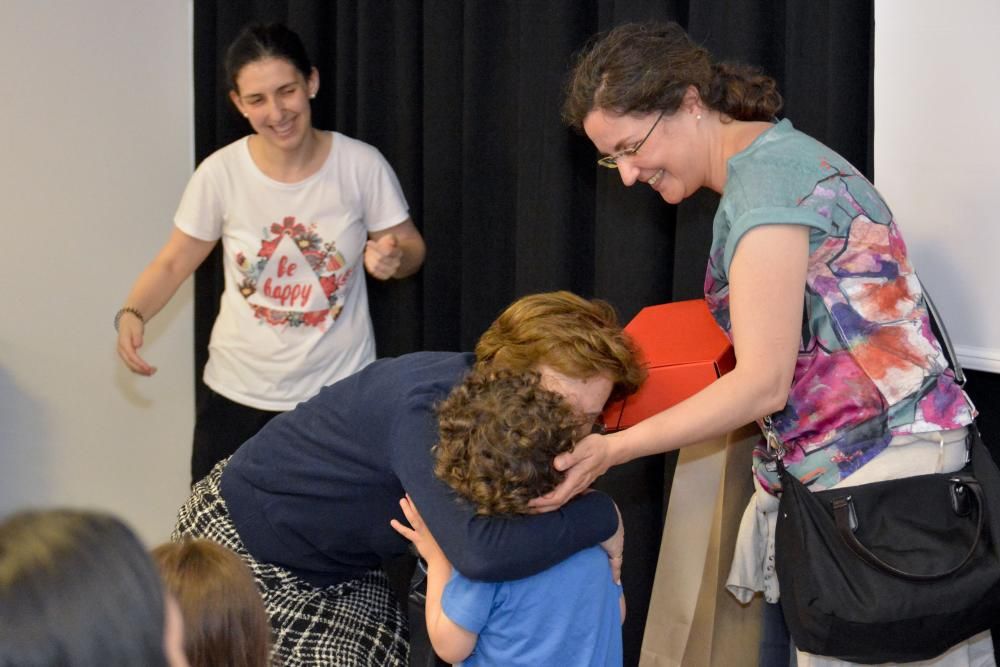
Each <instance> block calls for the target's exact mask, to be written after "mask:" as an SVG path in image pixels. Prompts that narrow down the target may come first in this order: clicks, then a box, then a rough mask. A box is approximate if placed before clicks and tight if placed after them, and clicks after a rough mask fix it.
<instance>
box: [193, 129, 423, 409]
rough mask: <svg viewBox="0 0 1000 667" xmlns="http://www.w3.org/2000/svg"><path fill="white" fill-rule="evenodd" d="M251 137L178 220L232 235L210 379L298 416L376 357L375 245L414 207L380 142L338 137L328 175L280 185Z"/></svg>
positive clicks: (205, 231)
mask: <svg viewBox="0 0 1000 667" xmlns="http://www.w3.org/2000/svg"><path fill="white" fill-rule="evenodd" d="M247 140H248V137H244V138H242V139H240V140H238V141H235V142H233V143H232V144H229V145H228V146H225V147H224V148H221V149H219V150H218V151H216V152H215V153H213V154H212V155H210V156H209V157H208V158H206V159H205V160H204V161H203V162H202V163H201V165H199V167H198V169H197V170H196V171H195V173H194V175H193V176H192V177H191V180H190V182H189V183H188V186H187V188H186V189H185V191H184V196H183V197H182V198H181V203H180V206H179V207H178V208H177V214H176V215H175V216H174V224H175V225H176V226H177V228H178V229H180V230H181V231H182V232H184V233H185V234H188V235H190V236H193V237H195V238H198V239H202V240H205V241H214V240H218V239H220V238H221V239H222V253H223V266H224V271H225V291H224V292H223V294H222V300H221V305H220V309H219V316H218V318H217V319H216V321H215V326H214V327H213V329H212V338H211V341H210V343H209V360H208V364H207V365H206V366H205V384H207V385H208V386H209V387H211V388H212V389H213V390H214V391H216V392H218V393H219V394H222V395H223V396H225V397H227V398H229V399H230V400H232V401H236V402H237V403H241V404H243V405H248V406H250V407H254V408H258V409H261V410H290V409H292V408H293V407H295V405H296V404H297V403H299V402H300V401H303V400H306V399H307V398H310V397H311V396H312V395H314V394H315V393H316V392H317V391H319V390H320V388H322V387H324V386H325V385H328V384H330V383H332V382H335V381H336V380H338V379H340V378H342V377H346V376H347V375H350V374H351V373H354V372H355V371H358V370H360V369H361V368H362V367H364V366H365V365H366V364H368V363H369V362H371V361H372V360H373V359H374V358H375V339H374V334H373V331H372V324H371V317H370V315H369V313H368V292H367V289H366V288H365V275H364V274H365V269H364V264H363V262H362V261H361V260H362V256H363V253H364V247H365V242H366V241H367V239H368V233H369V232H376V231H379V230H382V229H387V228H389V227H392V226H394V225H398V224H399V223H401V222H403V221H405V220H406V219H407V218H408V217H409V212H408V207H407V204H406V199H405V198H404V196H403V191H402V188H401V187H400V185H399V180H398V179H397V178H396V174H395V173H394V172H393V171H392V168H391V167H390V166H389V164H388V163H387V162H386V160H385V158H384V157H382V155H381V153H379V152H378V150H377V149H376V148H374V147H373V146H369V145H368V144H366V143H364V142H361V141H358V140H356V139H352V138H350V137H347V136H344V135H342V134H339V133H337V132H334V133H333V144H332V146H331V148H330V154H329V156H328V157H327V159H326V162H324V164H323V166H322V167H321V168H320V169H319V171H317V172H316V173H315V174H313V175H312V176H310V177H309V178H307V179H305V180H304V181H300V182H298V183H281V182H278V181H275V180H273V179H271V178H269V177H267V176H266V175H264V173H263V172H261V170H260V169H259V168H258V167H257V166H256V164H254V162H253V159H252V158H251V157H250V150H249V144H248V142H247Z"/></svg>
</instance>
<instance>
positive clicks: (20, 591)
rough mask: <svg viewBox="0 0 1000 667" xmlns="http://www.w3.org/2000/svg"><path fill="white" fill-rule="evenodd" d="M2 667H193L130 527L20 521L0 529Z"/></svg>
mask: <svg viewBox="0 0 1000 667" xmlns="http://www.w3.org/2000/svg"><path fill="white" fill-rule="evenodd" d="M0 665H2V666H3V667H57V666H58V667H94V666H95V665H101V666H102V667H103V666H106V667H136V666H137V665H143V667H188V662H187V659H186V658H185V656H184V622H183V621H182V620H181V613H180V610H179V609H178V607H177V602H176V601H175V600H174V599H173V597H171V596H170V595H169V594H165V593H164V588H163V583H162V582H161V580H160V574H159V572H157V570H156V565H155V564H154V563H153V560H152V558H150V556H149V554H148V553H147V552H146V549H145V547H144V546H143V545H142V542H140V541H139V538H138V537H137V536H136V535H135V533H133V532H132V530H131V529H130V528H129V527H128V526H126V525H125V524H124V523H122V522H121V521H119V520H118V519H116V518H114V517H112V516H110V515H107V514H102V513H98V512H90V511H82V510H70V509H52V510H32V511H25V512H20V513H17V514H12V515H10V516H8V517H7V518H5V519H4V520H3V521H0Z"/></svg>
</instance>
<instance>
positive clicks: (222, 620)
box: [152, 539, 271, 667]
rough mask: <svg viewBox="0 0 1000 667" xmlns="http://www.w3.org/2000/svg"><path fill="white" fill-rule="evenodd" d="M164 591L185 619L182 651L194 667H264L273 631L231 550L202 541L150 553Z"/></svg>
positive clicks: (171, 545) (245, 569) (251, 582)
mask: <svg viewBox="0 0 1000 667" xmlns="http://www.w3.org/2000/svg"><path fill="white" fill-rule="evenodd" d="M152 554H153V560H155V561H156V563H157V565H158V566H159V568H160V574H161V575H162V577H163V581H164V584H165V585H166V588H167V590H169V591H170V592H172V593H173V594H174V596H175V597H176V598H177V601H178V602H179V604H180V608H181V614H182V616H183V617H184V626H185V628H186V632H185V642H184V650H185V653H187V657H188V660H189V661H190V663H191V666H192V667H209V666H210V665H246V666H247V667H266V666H267V664H268V652H269V649H270V644H271V627H270V625H269V623H268V619H267V613H266V612H265V610H264V603H263V600H262V599H261V597H260V593H259V592H258V590H257V585H256V584H255V583H254V580H253V576H252V575H251V574H250V570H249V568H248V567H247V566H246V564H245V563H244V562H243V560H242V559H241V558H240V557H239V556H237V555H236V554H235V553H233V552H232V551H230V550H229V549H227V548H225V547H223V546H221V545H219V544H216V543H215V542H212V541H210V540H205V539H186V540H183V541H180V542H168V543H166V544H163V545H160V546H158V547H157V548H155V549H153V552H152Z"/></svg>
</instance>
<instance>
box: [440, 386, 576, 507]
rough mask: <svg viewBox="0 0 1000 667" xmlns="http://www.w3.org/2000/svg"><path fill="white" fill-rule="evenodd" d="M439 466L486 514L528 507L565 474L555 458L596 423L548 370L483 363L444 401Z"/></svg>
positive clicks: (444, 477) (446, 479)
mask: <svg viewBox="0 0 1000 667" xmlns="http://www.w3.org/2000/svg"><path fill="white" fill-rule="evenodd" d="M437 413H438V424H439V438H440V439H439V440H438V443H437V444H436V445H435V447H434V455H435V458H436V463H435V468H434V472H435V474H436V475H437V476H438V477H439V478H440V479H441V480H442V481H444V482H445V483H446V484H448V485H449V486H450V487H451V488H452V489H454V490H455V492H456V493H458V495H460V496H461V497H463V498H465V499H466V500H468V501H469V502H470V503H472V505H474V506H475V507H476V510H477V512H478V513H479V514H524V513H526V512H527V511H528V501H530V500H531V499H533V498H537V497H538V496H542V495H544V494H546V493H548V492H549V491H551V490H552V489H554V488H555V487H556V485H558V484H559V482H560V481H562V478H563V473H562V472H560V471H558V470H556V469H555V467H553V465H552V460H553V459H554V458H555V457H556V455H558V454H561V453H563V452H568V451H570V450H572V449H573V446H574V445H575V444H576V441H577V440H578V439H580V437H582V436H583V435H585V434H586V433H587V432H589V426H590V424H589V423H587V422H586V420H585V419H584V418H582V417H581V416H580V415H577V414H575V413H574V412H573V410H572V408H571V407H570V406H569V404H568V403H567V402H566V400H565V398H564V397H563V396H562V395H561V394H558V393H556V392H554V391H549V390H547V389H545V388H544V387H542V383H541V375H539V374H538V373H536V372H533V371H512V370H505V369H499V370H498V369H491V368H489V367H482V366H480V367H477V368H476V369H475V370H473V371H472V372H471V373H470V374H469V376H468V377H467V378H466V379H465V381H464V382H463V383H462V384H461V385H459V386H457V387H456V388H455V389H453V390H452V392H451V393H450V394H449V396H448V398H447V399H445V400H444V401H442V402H441V404H440V405H439V406H438V408H437Z"/></svg>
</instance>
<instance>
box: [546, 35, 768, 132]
mask: <svg viewBox="0 0 1000 667" xmlns="http://www.w3.org/2000/svg"><path fill="white" fill-rule="evenodd" d="M690 86H694V87H695V88H697V90H698V94H699V95H700V96H701V100H702V102H703V103H704V104H705V105H706V106H707V107H708V108H710V109H714V110H715V111H719V112H721V113H722V114H723V115H724V116H725V117H727V118H729V119H733V120H753V121H770V120H773V119H774V116H775V114H777V113H778V111H779V110H780V109H781V105H782V100H781V94H780V93H779V92H778V85H777V83H776V82H775V80H774V79H773V78H771V77H770V76H767V75H766V74H764V73H762V72H761V71H760V69H758V68H756V67H753V66H751V65H746V64H742V63H716V62H713V61H712V57H711V55H710V54H709V53H708V51H707V50H706V49H705V48H703V47H701V46H699V45H698V44H695V43H694V42H693V41H692V40H691V38H690V37H689V36H688V34H687V33H686V32H684V29H683V28H681V27H680V26H679V25H677V24H676V23H658V22H649V23H626V24H624V25H621V26H618V27H617V28H614V29H612V30H610V31H609V32H607V33H603V34H599V35H597V36H596V37H594V38H593V39H592V40H591V42H590V43H589V44H588V45H587V46H585V47H584V49H583V50H582V51H581V52H580V53H579V54H578V55H577V56H576V60H575V62H574V64H573V67H572V70H571V72H570V78H569V81H568V84H567V86H566V100H565V102H564V104H563V114H562V115H563V120H564V121H565V122H566V123H567V124H568V125H570V126H572V127H574V128H576V129H578V130H581V129H582V128H583V121H584V119H585V118H586V117H587V114H589V113H590V112H591V111H593V110H594V109H606V110H608V111H613V112H615V113H617V114H629V113H652V112H658V111H664V112H666V113H667V114H668V115H670V114H673V113H674V112H676V111H677V110H678V109H679V108H680V106H681V103H682V102H683V100H684V95H685V93H686V92H687V90H688V88H689V87H690Z"/></svg>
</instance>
